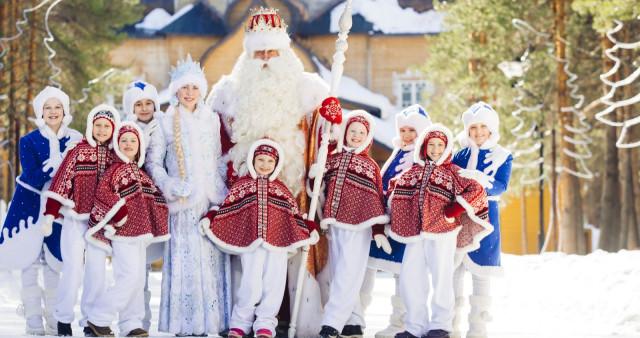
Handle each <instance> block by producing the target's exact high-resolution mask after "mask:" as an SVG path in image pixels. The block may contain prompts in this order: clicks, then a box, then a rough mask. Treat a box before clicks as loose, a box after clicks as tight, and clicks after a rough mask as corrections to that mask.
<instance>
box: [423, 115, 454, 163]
mask: <svg viewBox="0 0 640 338" xmlns="http://www.w3.org/2000/svg"><path fill="white" fill-rule="evenodd" d="M432 131H441V132H443V133H444V134H445V135H446V136H447V147H446V148H445V149H444V152H442V156H440V158H439V159H438V161H436V165H441V164H442V163H443V162H444V161H445V160H446V159H447V158H448V157H449V155H451V151H452V150H453V141H454V140H453V133H451V130H449V128H447V127H445V126H443V125H442V124H440V123H435V124H432V125H430V126H429V127H427V129H425V130H423V131H422V133H420V135H418V137H417V138H416V141H415V144H416V150H415V151H414V152H413V162H414V163H416V164H419V165H421V166H423V167H424V165H425V164H426V162H425V160H423V159H421V158H420V150H421V148H422V144H423V143H424V140H425V139H426V138H427V135H428V134H429V133H430V132H432Z"/></svg>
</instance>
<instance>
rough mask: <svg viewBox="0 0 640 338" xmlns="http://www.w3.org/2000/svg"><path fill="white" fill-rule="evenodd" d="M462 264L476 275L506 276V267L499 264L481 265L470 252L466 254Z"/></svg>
mask: <svg viewBox="0 0 640 338" xmlns="http://www.w3.org/2000/svg"><path fill="white" fill-rule="evenodd" d="M462 264H463V265H464V267H465V268H467V270H469V272H471V273H472V274H473V275H474V276H480V277H504V268H503V267H502V266H497V265H491V266H489V265H487V266H483V265H479V264H477V263H476V262H474V261H473V260H472V259H471V257H469V255H468V254H465V255H464V257H463V258H462Z"/></svg>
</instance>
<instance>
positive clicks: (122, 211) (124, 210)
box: [112, 205, 129, 224]
mask: <svg viewBox="0 0 640 338" xmlns="http://www.w3.org/2000/svg"><path fill="white" fill-rule="evenodd" d="M128 214H129V211H128V210H127V206H126V205H123V206H121V207H120V209H118V212H116V214H115V215H113V219H112V221H113V222H115V223H116V224H117V223H120V221H122V220H123V219H124V218H125V217H127V215H128Z"/></svg>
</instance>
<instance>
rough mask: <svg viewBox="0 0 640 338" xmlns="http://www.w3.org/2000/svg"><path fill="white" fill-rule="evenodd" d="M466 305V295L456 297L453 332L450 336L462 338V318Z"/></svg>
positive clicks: (451, 337)
mask: <svg viewBox="0 0 640 338" xmlns="http://www.w3.org/2000/svg"><path fill="white" fill-rule="evenodd" d="M463 307H464V297H457V298H456V305H455V306H454V308H453V311H454V312H455V313H454V317H453V325H452V326H453V332H451V334H450V335H449V336H450V338H461V337H462V333H461V332H460V321H461V320H462V308H463Z"/></svg>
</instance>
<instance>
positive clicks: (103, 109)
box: [85, 103, 120, 147]
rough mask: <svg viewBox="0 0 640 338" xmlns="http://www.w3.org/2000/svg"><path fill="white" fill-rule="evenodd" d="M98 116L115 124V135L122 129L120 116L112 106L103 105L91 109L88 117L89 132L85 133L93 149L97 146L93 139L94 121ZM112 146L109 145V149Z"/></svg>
mask: <svg viewBox="0 0 640 338" xmlns="http://www.w3.org/2000/svg"><path fill="white" fill-rule="evenodd" d="M98 114H100V115H102V116H101V117H103V118H106V119H108V120H110V121H111V123H113V133H115V132H116V129H118V128H119V127H120V114H119V113H118V111H117V110H116V109H115V108H113V107H112V106H110V105H108V104H104V103H103V104H100V105H97V106H96V107H95V108H93V109H91V111H90V112H89V115H87V130H86V132H85V136H86V137H87V142H88V143H89V144H90V145H91V146H92V147H95V146H96V145H97V143H96V140H94V139H93V120H94V118H95V117H96V115H98ZM111 137H112V138H113V134H111ZM111 146H113V145H112V144H111V143H109V147H111Z"/></svg>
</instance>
